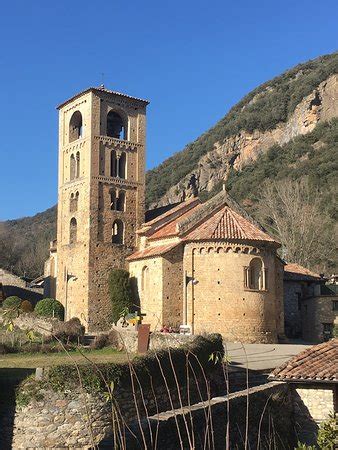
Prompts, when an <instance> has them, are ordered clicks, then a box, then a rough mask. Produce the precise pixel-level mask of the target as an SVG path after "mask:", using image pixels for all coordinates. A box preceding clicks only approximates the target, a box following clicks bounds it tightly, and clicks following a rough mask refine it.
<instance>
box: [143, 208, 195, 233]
mask: <svg viewBox="0 0 338 450" xmlns="http://www.w3.org/2000/svg"><path fill="white" fill-rule="evenodd" d="M201 207H202V205H201V204H200V203H194V204H193V207H192V208H190V209H188V210H184V211H182V213H181V214H180V215H179V216H178V217H175V218H174V219H173V220H170V221H168V222H167V223H166V224H164V225H163V226H162V227H160V228H159V229H158V230H157V231H156V232H155V233H153V234H152V235H151V236H150V238H149V239H152V240H153V239H163V238H168V237H172V236H178V235H179V229H178V224H179V223H180V222H181V221H182V220H183V219H186V218H187V217H189V216H191V215H192V214H193V212H194V211H196V209H198V208H201Z"/></svg>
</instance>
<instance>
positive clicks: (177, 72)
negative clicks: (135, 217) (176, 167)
mask: <svg viewBox="0 0 338 450" xmlns="http://www.w3.org/2000/svg"><path fill="white" fill-rule="evenodd" d="M337 17H338V3H337V2H336V1H334V0H332V1H331V0H322V1H321V2H318V1H314V0H308V1H303V0H299V1H294V0H293V1H289V0H283V1H263V0H256V1H250V0H237V1H235V2H234V1H228V0H221V1H213V0H209V1H208V2H207V1H204V2H201V1H198V0H194V1H193V0H188V1H185V0H180V1H178V0H171V1H170V2H169V1H168V2H161V1H158V0H157V1H153V0H149V1H148V0H143V1H136V0H129V1H117V0H110V1H101V2H95V1H93V0H92V1H88V0H82V1H78V0H71V1H69V0H58V1H57V2H51V1H48V0H44V1H42V0H34V1H27V0H11V1H7V0H3V1H2V2H1V10H0V50H1V51H0V94H1V103H0V124H1V128H0V130H1V140H0V152H1V170H0V193H1V200H0V220H4V219H13V218H17V217H22V216H27V215H32V214H35V213H37V212H39V211H43V210H44V209H46V208H48V207H50V206H52V205H53V204H55V203H56V198H57V112H56V110H55V106H56V105H57V104H58V103H60V102H62V101H63V100H65V99H67V98H68V97H70V96H72V95H73V94H74V93H77V92H79V91H81V90H82V89H85V88H86V87H89V86H95V85H99V84H100V83H101V82H102V75H101V74H102V73H104V74H105V75H104V83H105V85H106V87H108V88H110V89H114V90H117V91H121V92H125V93H128V94H130V95H135V96H138V97H142V98H147V99H149V100H150V101H151V104H150V105H149V109H148V129H147V167H148V168H152V167H154V166H156V165H157V164H159V163H160V162H161V161H163V160H164V159H165V158H167V157H168V156H170V155H172V154H173V153H174V152H176V151H179V150H181V149H182V148H183V147H184V146H185V145H186V144H187V143H189V142H191V141H193V140H194V139H195V138H196V137H198V136H199V135H200V134H201V133H202V132H204V131H206V130H207V129H208V128H209V127H210V126H212V125H213V124H215V123H216V122H217V120H218V119H220V118H221V117H222V116H224V114H225V113H226V112H227V110H228V109H229V108H230V107H231V106H232V105H233V104H235V103H236V102H237V101H239V100H240V99H241V97H242V96H243V95H245V94H246V93H248V92H249V91H250V90H251V89H253V88H254V87H256V86H257V85H259V84H260V83H262V82H264V81H266V80H269V79H270V78H272V77H274V76H276V75H278V74H280V73H281V72H283V71H284V70H285V69H287V68H290V67H292V66H294V65H295V64H298V63H299V62H303V61H306V60H308V59H311V58H314V57H316V56H318V55H321V54H326V53H332V52H333V51H335V50H336V49H337V47H338V46H337V37H338V20H337Z"/></svg>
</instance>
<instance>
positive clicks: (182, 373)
mask: <svg viewBox="0 0 338 450" xmlns="http://www.w3.org/2000/svg"><path fill="white" fill-rule="evenodd" d="M215 353H217V354H218V355H219V356H220V358H219V359H218V361H220V360H221V359H222V357H223V355H224V349H223V342H222V336H221V335H219V334H211V335H208V336H206V337H202V336H198V337H196V339H195V340H194V341H193V342H192V343H191V344H189V345H185V346H182V347H179V348H172V349H170V351H168V350H161V351H157V352H153V351H151V352H148V353H147V354H146V355H145V356H140V357H136V358H134V359H133V361H132V365H133V370H134V371H135V373H136V375H137V377H138V379H139V380H141V381H142V386H143V387H145V386H149V385H151V384H152V385H153V386H156V385H163V382H164V380H163V377H165V379H166V382H167V384H168V386H169V387H171V388H173V387H176V381H175V376H174V372H173V370H172V365H173V367H174V369H175V375H176V378H177V380H178V383H179V385H185V384H186V381H187V364H188V367H189V368H191V372H190V376H193V375H192V373H193V372H194V373H195V374H197V375H198V374H201V370H202V369H201V368H203V370H204V371H205V372H206V373H207V372H209V371H210V370H213V369H214V368H215V364H217V363H216V361H215V359H214V360H211V358H210V356H211V355H212V354H215ZM159 362H160V363H159ZM171 364H172V365H171ZM161 369H162V371H163V374H162V372H161ZM79 370H80V373H81V379H82V384H83V387H84V389H86V390H87V391H88V392H91V393H99V392H105V391H106V390H107V387H106V384H105V382H106V383H107V384H108V385H110V383H112V382H113V383H114V385H115V386H117V385H118V386H121V387H124V388H126V389H130V386H131V379H130V367H129V364H128V363H123V364H98V365H95V366H94V365H92V364H88V365H81V366H79ZM48 381H49V384H50V386H51V387H52V389H53V390H55V391H64V390H66V389H70V390H73V389H74V388H76V387H77V386H78V385H79V377H78V372H77V369H76V367H74V366H69V365H60V366H55V367H51V368H50V369H49V372H48Z"/></svg>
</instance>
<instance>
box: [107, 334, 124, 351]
mask: <svg viewBox="0 0 338 450" xmlns="http://www.w3.org/2000/svg"><path fill="white" fill-rule="evenodd" d="M108 340H109V345H111V346H112V347H114V348H121V343H120V338H119V332H118V331H116V330H111V331H110V332H109V334H108Z"/></svg>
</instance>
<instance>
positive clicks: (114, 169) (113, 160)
mask: <svg viewBox="0 0 338 450" xmlns="http://www.w3.org/2000/svg"><path fill="white" fill-rule="evenodd" d="M117 163H118V160H117V158H116V151H115V150H112V151H111V154H110V176H111V177H117V176H118V173H117V169H118V164H117Z"/></svg>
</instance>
